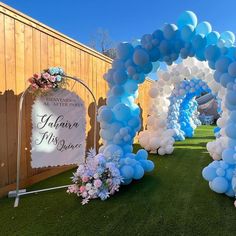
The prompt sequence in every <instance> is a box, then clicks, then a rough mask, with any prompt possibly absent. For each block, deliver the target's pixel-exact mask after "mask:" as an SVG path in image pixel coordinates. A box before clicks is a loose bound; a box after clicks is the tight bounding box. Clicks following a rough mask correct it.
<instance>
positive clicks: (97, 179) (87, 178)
mask: <svg viewBox="0 0 236 236" xmlns="http://www.w3.org/2000/svg"><path fill="white" fill-rule="evenodd" d="M72 182H73V183H74V184H72V185H70V186H69V188H68V190H67V192H68V193H75V194H77V196H79V197H82V198H83V200H82V204H83V205H84V204H86V203H88V202H89V200H90V199H95V198H100V199H101V200H106V199H107V198H108V197H110V195H113V194H114V193H115V192H116V191H119V187H120V185H121V183H122V182H123V178H122V177H121V175H120V171H119V169H118V168H117V164H116V163H114V162H109V161H107V160H106V158H105V157H104V156H103V155H102V154H97V155H96V152H95V151H94V150H90V151H89V152H88V156H87V159H86V162H85V163H84V164H81V165H79V167H78V169H77V171H76V172H75V173H74V176H73V177H72Z"/></svg>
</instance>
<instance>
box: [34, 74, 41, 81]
mask: <svg viewBox="0 0 236 236" xmlns="http://www.w3.org/2000/svg"><path fill="white" fill-rule="evenodd" d="M33 77H34V78H35V79H36V80H38V79H40V78H41V74H34V75H33Z"/></svg>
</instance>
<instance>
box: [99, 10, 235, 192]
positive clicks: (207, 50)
mask: <svg viewBox="0 0 236 236" xmlns="http://www.w3.org/2000/svg"><path fill="white" fill-rule="evenodd" d="M234 41H235V37H234V34H233V33H232V32H229V31H226V32H224V33H222V34H219V33H218V32H216V31H212V28H211V25H210V24H209V23H208V22H205V21H204V22H200V23H198V22H197V17H196V15H195V14H194V13H193V12H190V11H186V12H183V13H182V14H181V15H180V17H179V19H178V20H177V25H175V24H165V25H164V27H163V29H158V30H156V31H154V32H153V33H152V34H145V35H144V36H143V37H142V38H141V45H137V46H132V45H131V44H130V43H121V44H119V45H118V47H117V56H118V58H117V60H114V62H113V64H112V68H111V69H109V71H108V72H107V73H106V74H105V76H104V78H105V80H106V81H107V83H108V85H109V91H108V93H107V101H106V105H105V106H103V107H101V108H100V110H99V113H98V119H99V122H100V124H101V131H100V134H101V137H102V139H103V145H102V147H101V148H100V150H99V152H100V153H103V155H104V156H105V158H107V159H109V160H113V159H114V160H118V163H119V169H120V172H121V175H122V176H123V178H124V182H125V183H126V184H128V183H130V182H131V181H132V179H140V178H142V176H143V174H144V172H145V171H151V170H152V169H153V168H154V164H153V162H152V161H150V160H147V157H148V154H147V152H146V151H145V150H140V151H139V152H138V153H137V154H134V153H132V151H133V148H132V143H133V140H134V137H135V135H136V132H137V131H139V129H140V126H141V125H140V123H141V122H140V118H139V115H140V109H139V107H138V105H137V104H135V99H136V98H137V96H138V86H139V84H141V83H143V82H144V80H145V75H147V74H148V73H150V72H151V71H152V69H153V63H154V62H157V61H161V62H165V63H166V64H167V65H172V63H173V62H174V61H175V60H177V59H178V57H179V56H180V57H181V58H182V59H186V58H188V57H195V58H196V59H197V60H198V61H207V62H206V63H208V66H209V68H210V69H212V70H215V72H214V80H215V81H216V82H217V83H218V84H219V87H220V88H222V87H223V88H225V89H224V90H221V89H220V91H219V92H218V96H219V97H225V99H223V100H222V103H223V102H224V104H222V109H223V108H225V110H226V111H224V112H225V115H222V117H224V120H223V121H222V124H221V127H220V128H221V131H220V132H221V135H222V136H225V139H226V140H227V141H226V142H225V146H224V149H223V150H222V153H221V154H220V155H221V157H222V159H223V160H222V161H215V162H213V163H212V164H210V165H209V166H208V167H206V168H205V169H204V170H203V176H204V178H205V179H206V180H208V181H210V187H211V189H212V190H214V191H216V192H219V193H226V194H227V195H230V196H233V193H234V191H233V189H232V181H231V180H232V177H233V174H228V172H230V173H232V171H231V170H234V169H235V166H236V158H235V157H236V151H235V149H234V147H235V146H236V135H235V134H236V83H235V78H236V48H235V47H234V46H233V44H234ZM209 87H211V86H210V85H209ZM212 90H213V89H212ZM213 92H214V90H213ZM221 92H222V96H220V95H219V94H220V93H221ZM223 110H224V109H223ZM226 113H227V114H226ZM228 113H229V114H228ZM168 132H169V131H168ZM219 166H220V167H219ZM218 167H219V168H221V169H220V170H218Z"/></svg>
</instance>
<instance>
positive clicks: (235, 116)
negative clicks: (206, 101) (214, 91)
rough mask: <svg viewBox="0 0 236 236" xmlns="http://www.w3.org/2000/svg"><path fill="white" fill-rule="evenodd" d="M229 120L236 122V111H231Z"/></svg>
mask: <svg viewBox="0 0 236 236" xmlns="http://www.w3.org/2000/svg"><path fill="white" fill-rule="evenodd" d="M229 121H231V122H234V123H236V111H232V112H231V113H230V116H229Z"/></svg>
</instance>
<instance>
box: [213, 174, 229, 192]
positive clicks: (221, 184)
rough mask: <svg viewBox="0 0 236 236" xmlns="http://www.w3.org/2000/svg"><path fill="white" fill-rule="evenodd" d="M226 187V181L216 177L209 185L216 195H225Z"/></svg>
mask: <svg viewBox="0 0 236 236" xmlns="http://www.w3.org/2000/svg"><path fill="white" fill-rule="evenodd" d="M228 187H229V184H228V181H227V180H226V179H225V178H223V177H216V178H215V179H214V180H213V181H212V183H211V188H212V190H213V191H215V192H216V193H225V192H226V191H227V189H228Z"/></svg>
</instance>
